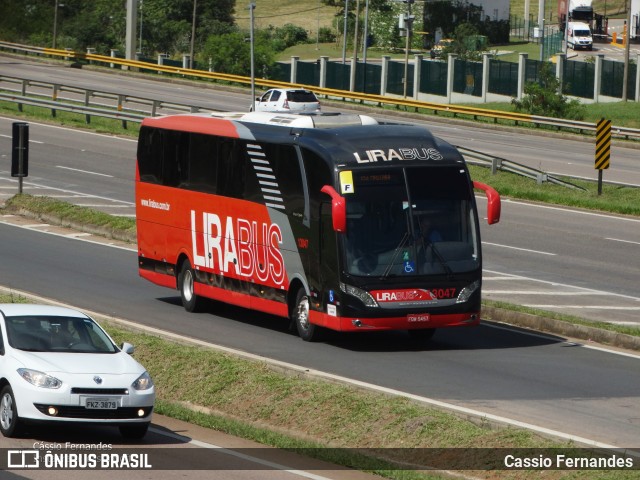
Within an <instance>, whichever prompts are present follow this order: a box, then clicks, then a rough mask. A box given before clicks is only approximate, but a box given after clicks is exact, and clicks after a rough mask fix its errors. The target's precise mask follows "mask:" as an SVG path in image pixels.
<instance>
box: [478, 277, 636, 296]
mask: <svg viewBox="0 0 640 480" xmlns="http://www.w3.org/2000/svg"><path fill="white" fill-rule="evenodd" d="M484 272H488V273H491V274H495V275H499V276H503V277H504V276H506V277H510V278H511V279H512V280H525V281H529V282H535V283H542V284H545V285H552V286H554V287H561V288H575V289H576V290H579V291H583V292H590V293H593V294H594V295H608V296H610V297H617V298H624V299H627V300H634V301H640V297H634V296H631V295H624V294H622V293H613V292H606V291H604V290H595V289H593V288H586V287H576V286H575V285H568V284H565V283H558V282H551V281H548V280H540V279H537V278H531V277H525V276H523V275H512V274H509V273H504V272H497V271H494V270H483V273H484Z"/></svg>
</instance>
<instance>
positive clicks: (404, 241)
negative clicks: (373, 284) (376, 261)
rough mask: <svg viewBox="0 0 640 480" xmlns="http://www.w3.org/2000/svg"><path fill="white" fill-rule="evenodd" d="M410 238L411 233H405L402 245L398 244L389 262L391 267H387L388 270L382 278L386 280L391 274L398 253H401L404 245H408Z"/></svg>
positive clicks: (401, 240) (401, 241)
mask: <svg viewBox="0 0 640 480" xmlns="http://www.w3.org/2000/svg"><path fill="white" fill-rule="evenodd" d="M408 238H409V232H404V235H403V236H402V238H401V239H400V243H399V244H398V246H397V247H396V249H395V250H394V251H393V255H392V256H391V260H390V261H389V265H387V268H386V269H385V271H384V272H383V273H382V278H385V277H386V276H387V275H389V272H390V271H391V269H392V268H393V264H394V262H395V261H396V257H397V256H398V253H400V250H401V249H402V247H404V244H405V243H407V239H408Z"/></svg>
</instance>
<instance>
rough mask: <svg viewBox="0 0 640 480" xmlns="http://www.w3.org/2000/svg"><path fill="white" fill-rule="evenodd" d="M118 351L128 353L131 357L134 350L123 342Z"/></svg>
mask: <svg viewBox="0 0 640 480" xmlns="http://www.w3.org/2000/svg"><path fill="white" fill-rule="evenodd" d="M120 350H122V351H123V352H124V353H128V354H129V355H133V352H134V351H135V348H133V345H131V344H130V343H127V342H124V343H123V344H122V346H121V347H120Z"/></svg>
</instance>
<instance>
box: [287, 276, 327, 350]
mask: <svg viewBox="0 0 640 480" xmlns="http://www.w3.org/2000/svg"><path fill="white" fill-rule="evenodd" d="M291 320H292V321H293V322H294V323H295V324H296V328H297V330H298V335H300V338H302V340H304V341H305V342H314V341H317V340H318V339H319V338H320V330H321V327H318V326H317V325H314V324H312V323H311V322H310V321H309V297H308V296H307V294H306V293H305V291H304V289H302V288H301V289H300V290H298V293H297V294H296V303H295V306H294V307H293V310H292V311H291Z"/></svg>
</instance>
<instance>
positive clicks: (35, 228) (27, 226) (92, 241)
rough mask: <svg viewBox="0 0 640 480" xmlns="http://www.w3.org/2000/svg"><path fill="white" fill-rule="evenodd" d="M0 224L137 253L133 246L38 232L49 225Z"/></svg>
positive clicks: (1, 221) (70, 235) (5, 222)
mask: <svg viewBox="0 0 640 480" xmlns="http://www.w3.org/2000/svg"><path fill="white" fill-rule="evenodd" d="M0 224H4V225H9V226H11V227H18V228H24V229H25V230H31V231H32V232H40V233H46V234H47V235H54V236H56V237H62V238H69V239H72V240H80V241H82V242H88V243H93V244H95V245H102V246H105V247H112V248H119V249H120V250H126V251H128V252H136V251H137V247H136V246H135V245H133V246H131V247H128V246H124V245H114V244H113V243H108V242H106V241H104V242H99V241H96V240H91V239H88V238H84V237H80V236H79V235H75V234H73V233H71V234H66V233H64V234H63V233H56V232H49V231H46V230H44V231H43V230H39V229H38V228H37V227H39V226H47V227H48V226H49V225H43V224H38V225H16V224H15V223H11V222H7V221H4V220H0Z"/></svg>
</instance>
